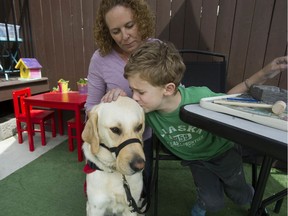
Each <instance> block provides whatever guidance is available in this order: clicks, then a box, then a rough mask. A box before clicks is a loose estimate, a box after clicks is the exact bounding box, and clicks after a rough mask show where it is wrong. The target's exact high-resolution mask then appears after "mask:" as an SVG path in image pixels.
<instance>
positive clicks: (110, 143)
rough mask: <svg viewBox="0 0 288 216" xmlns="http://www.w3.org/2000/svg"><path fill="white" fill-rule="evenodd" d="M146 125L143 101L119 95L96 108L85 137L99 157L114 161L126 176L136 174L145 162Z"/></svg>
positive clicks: (90, 117) (90, 118)
mask: <svg viewBox="0 0 288 216" xmlns="http://www.w3.org/2000/svg"><path fill="white" fill-rule="evenodd" d="M144 128H145V117H144V111H143V109H142V108H141V107H140V106H139V104H138V103H137V102H135V101H134V100H133V99H131V98H129V97H119V98H118V99H117V100H116V101H113V102H111V103H101V104H99V105H96V106H95V107H93V108H92V110H91V111H90V113H89V116H88V120H87V122H86V124H85V127H84V130H83V133H82V139H83V140H84V141H85V142H86V143H89V144H90V145H91V147H90V150H91V152H92V154H93V155H95V157H97V159H99V160H100V161H102V162H103V163H105V164H110V165H111V164H112V166H115V168H116V170H117V171H119V172H120V173H122V174H124V175H132V174H133V173H135V172H138V171H141V170H142V169H143V168H144V165H145V156H144V152H143V141H142V134H143V132H144ZM127 143H128V144H127ZM109 149H110V150H113V149H114V150H115V149H116V152H113V151H112V152H111V151H110V150H109Z"/></svg>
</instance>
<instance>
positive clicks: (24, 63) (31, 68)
mask: <svg viewBox="0 0 288 216" xmlns="http://www.w3.org/2000/svg"><path fill="white" fill-rule="evenodd" d="M15 68H16V69H19V70H20V77H21V78H23V79H36V78H41V77H42V76H41V68H42V66H41V65H40V64H39V62H38V61H37V59H35V58H20V59H19V61H18V62H17V64H16V66H15Z"/></svg>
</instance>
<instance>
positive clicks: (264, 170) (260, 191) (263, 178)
mask: <svg viewBox="0 0 288 216" xmlns="http://www.w3.org/2000/svg"><path fill="white" fill-rule="evenodd" d="M272 163H273V159H272V158H271V157H269V156H267V155H265V156H264V159H263V162H262V165H261V170H260V173H259V177H258V182H257V185H256V189H255V194H254V197H253V200H252V204H251V209H250V211H249V216H256V215H258V213H259V212H258V211H259V208H260V207H261V203H262V199H263V195H264V192H265V187H266V184H267V181H268V178H269V175H270V170H271V167H272Z"/></svg>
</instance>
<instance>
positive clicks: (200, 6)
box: [29, 0, 287, 90]
mask: <svg viewBox="0 0 288 216" xmlns="http://www.w3.org/2000/svg"><path fill="white" fill-rule="evenodd" d="M99 2H100V1H99V0H30V1H29V5H30V16H31V26H32V35H33V44H34V52H35V57H36V58H37V59H38V60H39V62H40V63H41V64H42V65H43V76H47V77H48V78H49V82H50V85H51V87H52V86H56V84H57V80H58V79H60V78H64V79H67V80H69V81H70V87H71V88H72V90H76V81H77V80H78V79H79V78H80V77H86V76H87V71H88V66H89V61H90V58H91V56H92V54H93V52H94V51H95V49H96V46H95V44H94V39H93V23H94V20H95V15H96V9H97V6H98V5H99ZM148 2H149V4H150V5H151V8H152V10H153V11H154V12H155V14H156V21H157V24H156V37H158V38H160V39H162V40H166V41H167V40H169V41H172V42H173V43H174V44H175V45H176V47H177V48H179V49H180V48H191V49H200V50H209V51H215V52H220V53H224V54H225V55H226V56H227V57H228V66H227V69H228V75H227V79H228V80H227V83H228V86H227V89H229V88H231V87H232V86H234V85H235V84H237V83H239V82H241V81H242V80H244V79H245V78H247V77H249V76H250V75H251V74H253V73H254V72H256V71H257V70H259V69H261V68H262V67H263V66H264V65H266V64H267V63H269V62H270V61H271V60H273V59H274V58H275V57H278V56H282V55H285V54H286V53H287V12H286V9H287V1H286V0H172V1H170V0H148ZM218 6H219V14H218V15H217V8H218ZM170 12H171V16H170ZM268 84H273V85H277V86H280V87H281V88H286V89H287V73H282V74H281V75H279V76H277V77H275V78H274V79H273V80H271V81H269V82H268Z"/></svg>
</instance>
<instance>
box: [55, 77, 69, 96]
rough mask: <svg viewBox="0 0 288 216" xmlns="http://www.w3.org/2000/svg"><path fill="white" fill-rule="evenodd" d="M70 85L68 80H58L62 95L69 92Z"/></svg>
mask: <svg viewBox="0 0 288 216" xmlns="http://www.w3.org/2000/svg"><path fill="white" fill-rule="evenodd" d="M68 84H69V81H68V80H64V79H59V80H58V89H59V92H62V93H65V92H68V91H69V88H68Z"/></svg>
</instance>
